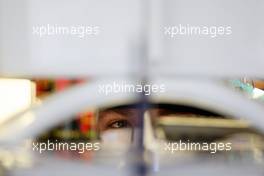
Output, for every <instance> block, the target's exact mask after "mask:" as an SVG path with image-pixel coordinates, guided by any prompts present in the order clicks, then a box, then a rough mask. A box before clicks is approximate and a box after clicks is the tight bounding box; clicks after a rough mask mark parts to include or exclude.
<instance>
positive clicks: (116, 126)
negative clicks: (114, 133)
mask: <svg viewBox="0 0 264 176" xmlns="http://www.w3.org/2000/svg"><path fill="white" fill-rule="evenodd" d="M128 127H131V125H130V124H129V122H128V121H127V120H116V121H114V122H111V123H110V124H109V125H108V128H111V129H119V128H128Z"/></svg>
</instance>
